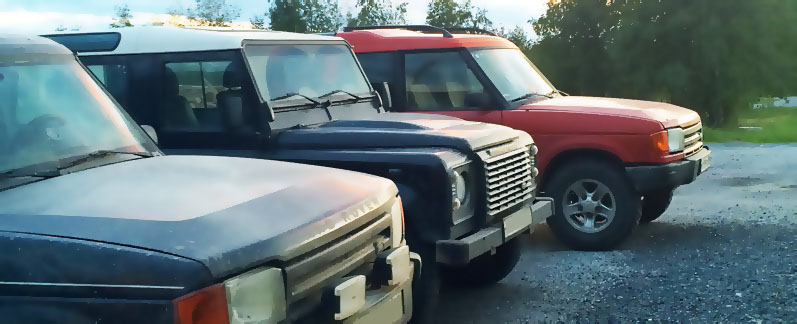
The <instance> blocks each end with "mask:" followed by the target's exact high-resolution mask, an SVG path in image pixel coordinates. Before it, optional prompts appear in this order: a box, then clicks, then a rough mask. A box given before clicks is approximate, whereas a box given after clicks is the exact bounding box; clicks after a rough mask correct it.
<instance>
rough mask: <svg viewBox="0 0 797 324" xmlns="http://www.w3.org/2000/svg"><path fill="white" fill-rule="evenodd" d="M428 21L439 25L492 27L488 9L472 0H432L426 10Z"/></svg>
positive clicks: (433, 24) (430, 23)
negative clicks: (480, 6) (476, 4)
mask: <svg viewBox="0 0 797 324" xmlns="http://www.w3.org/2000/svg"><path fill="white" fill-rule="evenodd" d="M426 23H427V24H429V25H432V26H437V27H443V28H446V27H467V28H484V29H488V28H490V27H492V25H493V22H492V21H491V20H490V19H489V18H487V10H485V9H481V8H479V7H476V6H474V5H473V3H471V0H464V1H459V2H458V1H457V0H432V1H431V2H429V6H428V7H427V10H426Z"/></svg>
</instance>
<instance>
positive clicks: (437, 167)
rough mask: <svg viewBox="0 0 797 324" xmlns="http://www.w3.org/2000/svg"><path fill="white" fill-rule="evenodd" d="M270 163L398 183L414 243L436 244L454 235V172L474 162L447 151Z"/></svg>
mask: <svg viewBox="0 0 797 324" xmlns="http://www.w3.org/2000/svg"><path fill="white" fill-rule="evenodd" d="M264 157H265V158H270V159H277V160H283V161H291V162H299V163H308V164H315V165H323V166H328V167H334V168H341V169H347V170H353V171H359V172H364V173H368V174H373V175H377V176H381V177H385V178H388V179H390V180H392V181H393V182H395V183H396V186H397V187H398V189H399V195H400V196H401V200H402V203H403V205H404V219H405V226H406V230H407V237H408V242H409V243H410V245H411V246H412V244H413V241H414V242H415V243H416V244H418V243H434V242H436V241H438V240H441V239H449V236H450V235H451V226H452V221H451V217H452V215H451V187H450V183H449V172H450V170H451V169H452V168H453V167H455V166H457V165H461V164H463V163H464V162H466V161H467V160H468V157H467V156H466V155H464V154H461V153H459V152H456V151H452V150H450V149H444V148H419V149H369V150H279V151H273V152H268V154H267V155H266V156H264Z"/></svg>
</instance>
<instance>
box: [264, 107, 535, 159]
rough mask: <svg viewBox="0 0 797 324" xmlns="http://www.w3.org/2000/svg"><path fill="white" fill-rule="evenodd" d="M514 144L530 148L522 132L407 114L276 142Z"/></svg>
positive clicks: (300, 132)
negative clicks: (514, 142)
mask: <svg viewBox="0 0 797 324" xmlns="http://www.w3.org/2000/svg"><path fill="white" fill-rule="evenodd" d="M512 141H517V143H516V145H518V146H520V145H530V144H531V143H532V140H531V136H529V135H528V134H527V133H526V132H523V131H519V130H515V129H512V128H509V127H506V126H501V125H494V124H487V123H480V122H472V121H466V120H463V119H459V118H455V117H449V116H442V115H432V114H411V113H382V114H378V115H376V116H369V118H368V119H367V120H336V121H331V122H328V123H324V124H322V125H320V126H316V127H305V128H297V129H291V130H287V131H284V132H282V133H281V134H280V135H279V137H278V138H277V143H278V145H279V146H280V147H281V148H293V149H304V148H307V149H367V148H411V147H449V148H454V149H458V150H461V151H463V152H469V151H478V150H481V149H484V148H486V147H490V146H494V145H498V144H502V143H509V142H512Z"/></svg>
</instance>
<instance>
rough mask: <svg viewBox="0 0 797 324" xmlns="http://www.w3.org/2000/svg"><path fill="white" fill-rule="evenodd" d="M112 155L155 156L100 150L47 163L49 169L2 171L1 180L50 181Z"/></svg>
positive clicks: (31, 168)
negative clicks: (32, 179) (64, 160)
mask: <svg viewBox="0 0 797 324" xmlns="http://www.w3.org/2000/svg"><path fill="white" fill-rule="evenodd" d="M112 154H121V155H135V156H139V157H152V156H153V154H152V153H149V152H127V151H116V150H100V151H95V152H91V153H89V154H86V155H81V156H80V157H77V158H74V159H73V160H71V161H69V162H67V163H64V164H61V163H59V162H56V161H52V162H47V163H45V164H46V165H48V166H49V167H42V166H41V165H38V166H37V167H31V166H27V167H21V168H16V169H10V170H5V171H0V179H12V178H41V179H49V178H54V177H57V176H60V175H64V174H66V173H68V172H66V173H65V172H64V171H63V170H66V169H69V168H72V167H75V166H77V165H80V164H83V163H85V162H88V161H90V160H94V159H97V158H101V157H105V156H108V155H112Z"/></svg>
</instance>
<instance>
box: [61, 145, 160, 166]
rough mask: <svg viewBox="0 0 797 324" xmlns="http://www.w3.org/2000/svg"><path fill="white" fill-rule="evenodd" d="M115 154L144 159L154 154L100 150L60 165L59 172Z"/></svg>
mask: <svg viewBox="0 0 797 324" xmlns="http://www.w3.org/2000/svg"><path fill="white" fill-rule="evenodd" d="M114 154H116V155H135V156H138V157H144V158H147V157H152V156H153V155H152V153H150V152H129V151H117V150H99V151H94V152H91V153H89V154H86V155H82V156H80V157H77V158H75V159H73V160H71V161H69V162H66V163H65V164H62V165H59V166H58V170H59V171H60V170H64V169H69V168H73V167H75V166H78V165H80V164H83V163H86V162H88V161H91V160H95V159H99V158H103V157H106V156H108V155H114Z"/></svg>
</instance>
